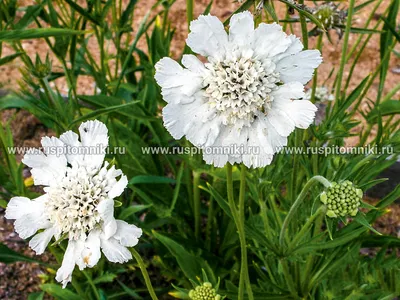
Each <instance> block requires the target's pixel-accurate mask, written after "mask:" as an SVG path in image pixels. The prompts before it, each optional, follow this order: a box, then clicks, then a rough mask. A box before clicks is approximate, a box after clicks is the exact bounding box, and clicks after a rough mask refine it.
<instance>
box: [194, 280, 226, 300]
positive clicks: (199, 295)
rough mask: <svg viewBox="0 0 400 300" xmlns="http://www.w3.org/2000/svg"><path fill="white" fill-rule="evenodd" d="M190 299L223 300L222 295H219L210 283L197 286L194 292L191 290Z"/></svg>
mask: <svg viewBox="0 0 400 300" xmlns="http://www.w3.org/2000/svg"><path fill="white" fill-rule="evenodd" d="M189 298H190V299H192V300H221V299H222V297H221V295H218V294H217V292H216V290H215V289H213V287H212V284H211V283H210V282H204V283H203V285H200V286H196V288H195V289H194V290H190V292H189Z"/></svg>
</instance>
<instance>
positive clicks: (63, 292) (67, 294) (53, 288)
mask: <svg viewBox="0 0 400 300" xmlns="http://www.w3.org/2000/svg"><path fill="white" fill-rule="evenodd" d="M40 288H41V289H42V290H43V291H45V292H46V293H48V294H49V295H50V296H53V297H55V298H56V299H61V300H82V298H81V297H80V296H78V295H77V294H75V293H73V292H71V291H70V290H68V289H63V288H62V287H61V286H60V285H58V284H52V283H46V284H42V285H40Z"/></svg>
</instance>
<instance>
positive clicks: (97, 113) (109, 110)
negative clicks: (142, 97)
mask: <svg viewBox="0 0 400 300" xmlns="http://www.w3.org/2000/svg"><path fill="white" fill-rule="evenodd" d="M138 102H139V101H132V102H129V103H125V104H121V105H116V106H110V107H107V108H100V109H96V110H95V111H93V112H91V113H88V114H86V115H84V116H82V117H80V118H78V119H75V120H74V121H72V122H71V123H70V124H69V125H68V127H72V125H74V124H76V123H81V122H83V121H86V120H89V119H92V118H96V117H99V116H101V115H105V114H109V113H112V112H115V111H119V110H123V109H124V108H126V107H128V106H131V105H134V104H137V103H138Z"/></svg>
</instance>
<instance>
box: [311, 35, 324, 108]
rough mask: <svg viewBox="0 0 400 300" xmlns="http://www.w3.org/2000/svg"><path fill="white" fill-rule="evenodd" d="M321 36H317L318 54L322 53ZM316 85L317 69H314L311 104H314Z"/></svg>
mask: <svg viewBox="0 0 400 300" xmlns="http://www.w3.org/2000/svg"><path fill="white" fill-rule="evenodd" d="M323 36H324V35H323V34H322V33H321V34H320V35H319V36H318V42H317V49H318V50H319V51H320V52H322V38H323ZM321 54H322V53H321ZM317 85H318V69H315V71H314V78H313V85H312V90H311V102H312V103H314V102H315V91H316V89H317Z"/></svg>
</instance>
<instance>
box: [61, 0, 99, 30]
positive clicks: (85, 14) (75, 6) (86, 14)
mask: <svg viewBox="0 0 400 300" xmlns="http://www.w3.org/2000/svg"><path fill="white" fill-rule="evenodd" d="M65 2H67V3H68V4H69V5H70V6H71V7H72V8H73V9H75V10H76V11H77V12H78V13H79V14H80V15H82V16H83V17H84V18H86V19H88V20H90V21H92V22H93V23H94V24H96V25H99V26H100V25H101V21H99V20H97V19H95V18H94V17H93V16H92V15H91V14H90V13H89V12H88V11H87V10H85V9H84V8H83V7H81V6H79V5H78V4H77V3H76V2H75V1H72V0H65Z"/></svg>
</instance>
